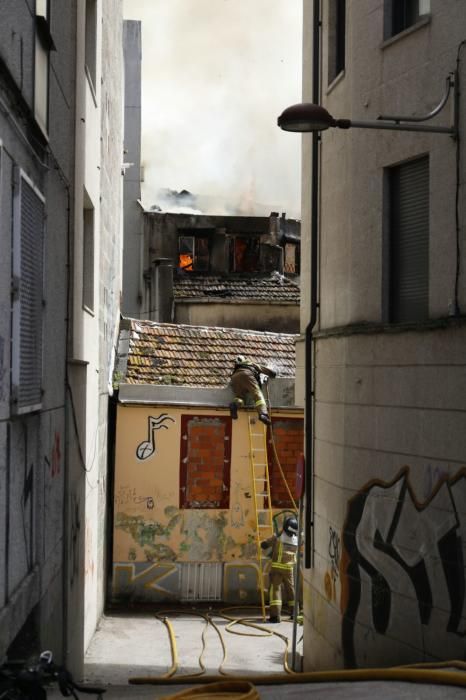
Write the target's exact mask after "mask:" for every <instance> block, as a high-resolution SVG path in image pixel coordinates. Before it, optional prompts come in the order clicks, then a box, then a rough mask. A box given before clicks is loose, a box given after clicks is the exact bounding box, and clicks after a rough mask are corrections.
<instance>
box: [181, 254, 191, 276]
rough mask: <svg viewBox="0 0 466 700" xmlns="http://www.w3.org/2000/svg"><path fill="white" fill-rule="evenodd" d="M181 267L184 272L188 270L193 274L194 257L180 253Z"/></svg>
mask: <svg viewBox="0 0 466 700" xmlns="http://www.w3.org/2000/svg"><path fill="white" fill-rule="evenodd" d="M179 267H181V269H182V270H188V271H189V272H192V270H193V256H192V255H186V254H184V253H180V260H179Z"/></svg>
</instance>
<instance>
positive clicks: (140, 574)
mask: <svg viewBox="0 0 466 700" xmlns="http://www.w3.org/2000/svg"><path fill="white" fill-rule="evenodd" d="M186 566H189V564H180V563H174V562H154V563H144V562H117V563H115V564H114V565H113V581H112V595H113V598H114V600H119V601H123V600H129V599H131V600H133V599H137V600H138V601H145V602H164V601H165V602H169V601H173V600H176V601H179V600H180V598H181V597H182V581H183V570H184V569H183V567H186ZM258 585H259V572H258V568H257V564H255V563H252V562H241V563H232V562H229V563H225V565H224V572H223V582H222V588H223V595H222V598H223V599H224V600H225V601H226V602H229V603H241V604H242V605H254V604H257V602H258Z"/></svg>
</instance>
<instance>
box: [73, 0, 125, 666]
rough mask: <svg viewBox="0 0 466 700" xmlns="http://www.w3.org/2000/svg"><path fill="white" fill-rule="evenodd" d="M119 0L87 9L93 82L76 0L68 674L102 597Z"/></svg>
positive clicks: (114, 290)
mask: <svg viewBox="0 0 466 700" xmlns="http://www.w3.org/2000/svg"><path fill="white" fill-rule="evenodd" d="M122 26H123V19H122V6H121V2H120V0H100V1H99V2H98V3H97V18H96V28H97V32H96V56H97V59H96V71H95V81H92V80H90V79H89V73H88V71H87V70H86V62H85V53H84V48H85V44H84V38H85V14H84V6H80V7H79V12H78V37H79V41H78V59H77V73H76V82H77V85H78V95H77V118H76V128H77V130H76V151H77V158H76V199H75V209H74V217H75V237H74V263H75V264H74V286H73V342H72V353H73V356H72V362H71V365H70V372H69V378H70V387H71V388H70V395H71V396H72V397H73V405H72V407H71V412H70V417H69V420H70V430H72V431H73V432H72V435H73V438H74V440H73V447H74V448H75V449H74V452H73V454H72V456H71V458H72V463H71V473H70V483H69V490H68V496H69V502H68V508H69V528H70V532H71V533H73V532H74V533H75V534H74V539H75V542H74V553H73V559H72V567H71V575H70V580H69V590H68V600H69V606H70V609H72V610H73V612H74V614H75V615H76V616H77V618H78V620H79V622H80V625H79V629H76V626H77V625H75V626H74V628H70V630H69V638H68V645H69V654H70V657H71V658H72V659H73V665H74V668H75V670H76V672H77V673H78V675H79V674H80V673H81V670H82V666H81V664H82V659H83V654H84V651H85V649H86V648H87V646H88V644H89V642H90V640H91V638H92V634H93V632H94V630H95V627H96V625H97V622H98V620H99V618H100V615H101V613H102V610H103V606H104V598H105V553H106V540H105V534H106V530H105V525H106V523H105V512H106V508H105V501H106V484H107V423H108V397H109V392H111V377H112V372H113V359H114V347H115V344H116V337H117V335H116V334H117V332H118V318H119V303H120V294H121V287H122V282H121V250H122V226H123V220H122V203H123V183H122V163H123V160H122V159H123V104H124V103H123V44H122V42H123V39H122ZM88 206H92V207H93V209H94V307H93V309H89V308H88V307H86V306H85V305H84V304H83V250H84V248H83V246H84V230H83V208H84V207H88Z"/></svg>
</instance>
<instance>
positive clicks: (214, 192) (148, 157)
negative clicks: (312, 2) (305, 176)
mask: <svg viewBox="0 0 466 700" xmlns="http://www.w3.org/2000/svg"><path fill="white" fill-rule="evenodd" d="M124 13H125V18H126V19H138V20H141V22H142V164H143V166H144V179H145V182H144V183H143V192H142V200H143V204H144V205H145V206H146V207H150V206H151V205H152V204H155V203H157V200H158V199H160V196H159V195H158V191H159V190H160V188H170V189H173V190H177V191H180V190H183V189H185V190H189V191H190V192H192V193H194V194H196V195H202V196H203V197H202V199H201V200H200V205H201V206H200V208H201V209H202V211H205V212H206V213H212V214H213V213H218V214H232V213H241V214H245V215H248V214H251V215H254V214H255V215H264V214H269V213H270V211H279V212H280V213H281V212H286V213H287V216H289V217H293V218H300V143H301V141H300V137H299V136H298V135H297V134H292V133H287V132H284V131H281V130H280V129H279V128H278V127H277V117H278V115H279V114H280V113H281V112H282V111H283V109H285V108H286V107H288V106H289V105H290V104H294V103H296V102H301V55H302V30H301V25H302V1H301V0H124Z"/></svg>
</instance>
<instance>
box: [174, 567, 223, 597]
mask: <svg viewBox="0 0 466 700" xmlns="http://www.w3.org/2000/svg"><path fill="white" fill-rule="evenodd" d="M222 587H223V564H218V563H203V562H196V563H192V564H182V565H181V600H182V601H186V600H222Z"/></svg>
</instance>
